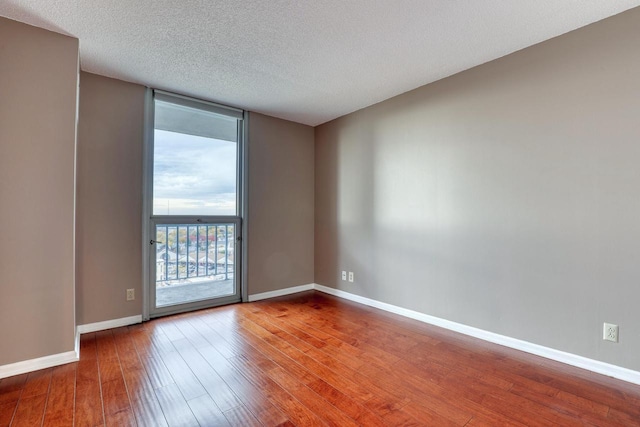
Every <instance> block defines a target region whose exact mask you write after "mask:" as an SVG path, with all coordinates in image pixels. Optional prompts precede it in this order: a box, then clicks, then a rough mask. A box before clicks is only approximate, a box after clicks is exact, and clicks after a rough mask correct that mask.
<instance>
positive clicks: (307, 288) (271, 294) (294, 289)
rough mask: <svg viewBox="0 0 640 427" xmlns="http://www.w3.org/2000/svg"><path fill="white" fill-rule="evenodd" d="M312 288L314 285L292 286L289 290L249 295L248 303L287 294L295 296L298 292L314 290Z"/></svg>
mask: <svg viewBox="0 0 640 427" xmlns="http://www.w3.org/2000/svg"><path fill="white" fill-rule="evenodd" d="M314 286H315V284H313V283H310V284H308V285H300V286H293V287H291V288H285V289H278V290H277V291H269V292H263V293H261V294H253V295H249V302H254V301H260V300H262V299H268V298H275V297H281V296H284V295H289V294H296V293H298V292H303V291H310V290H312V289H314Z"/></svg>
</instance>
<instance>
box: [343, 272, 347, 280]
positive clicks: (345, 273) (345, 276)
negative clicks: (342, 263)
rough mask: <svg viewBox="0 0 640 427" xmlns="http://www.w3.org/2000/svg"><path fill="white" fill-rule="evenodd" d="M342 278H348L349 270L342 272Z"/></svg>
mask: <svg viewBox="0 0 640 427" xmlns="http://www.w3.org/2000/svg"><path fill="white" fill-rule="evenodd" d="M342 280H347V272H346V271H343V272H342Z"/></svg>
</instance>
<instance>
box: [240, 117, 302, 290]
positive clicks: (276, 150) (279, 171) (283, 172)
mask: <svg viewBox="0 0 640 427" xmlns="http://www.w3.org/2000/svg"><path fill="white" fill-rule="evenodd" d="M313 157H314V134H313V128H312V127H310V126H306V125H301V124H298V123H293V122H289V121H286V120H281V119H276V118H273V117H269V116H264V115H262V114H257V113H251V115H250V117H249V218H248V219H249V236H248V245H249V246H248V266H247V267H248V274H247V276H248V277H247V279H248V293H249V295H253V294H258V293H261V292H267V291H273V290H277V289H282V288H287V287H291V286H297V285H305V284H309V283H313V269H314V266H313V263H314V257H313V233H314V224H313V216H314V207H313V203H314V196H313V187H314V186H313V181H314V174H313V168H314V162H313Z"/></svg>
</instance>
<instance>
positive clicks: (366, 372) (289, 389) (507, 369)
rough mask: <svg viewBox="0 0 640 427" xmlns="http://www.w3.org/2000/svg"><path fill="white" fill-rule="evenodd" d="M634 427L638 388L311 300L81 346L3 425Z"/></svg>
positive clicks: (194, 316)
mask: <svg viewBox="0 0 640 427" xmlns="http://www.w3.org/2000/svg"><path fill="white" fill-rule="evenodd" d="M74 424H75V425H76V426H101V425H106V426H111V425H113V426H127V425H136V424H137V425H141V426H165V425H170V426H191V425H194V426H196V425H202V426H217V425H234V426H260V425H266V426H294V425H295V426H326V425H334V426H356V425H364V426H382V425H388V426H410V425H428V426H522V425H526V426H578V425H580V426H582V425H591V426H618V425H619V426H640V387H639V386H634V385H631V384H628V383H625V382H622V381H617V380H614V379H611V378H607V377H604V376H600V375H597V374H593V373H590V372H587V371H583V370H580V369H577V368H573V367H569V366H566V365H563V364H560V363H557V362H553V361H549V360H546V359H543V358H539V357H536V356H532V355H528V354H525V353H521V352H518V351H515V350H511V349H507V348H504V347H500V346H497V345H493V344H489V343H486V342H483V341H480V340H476V339H473V338H470V337H466V336H462V335H458V334H455V333H453V332H449V331H445V330H442V329H439V328H436V327H432V326H429V325H425V324H423V323H420V322H416V321H413V320H410V319H405V318H401V317H399V316H395V315H392V314H389V313H385V312H382V311H378V310H375V309H372V308H369V307H365V306H360V305H358V304H354V303H350V302H348V301H343V300H339V299H336V298H334V297H331V296H327V295H325V294H321V293H317V292H313V291H311V292H305V293H300V294H296V295H293V296H289V297H282V298H278V299H273V300H268V301H262V302H256V303H250V304H237V305H232V306H226V307H220V308H216V309H209V310H203V311H198V312H194V313H189V314H183V315H177V316H172V317H166V318H162V319H157V320H154V321H151V322H147V323H144V324H142V325H135V326H131V327H125V328H118V329H113V330H109V331H103V332H98V333H92V334H86V335H83V336H82V340H81V360H80V361H79V362H78V363H72V364H68V365H64V366H59V367H55V368H52V369H45V370H42V371H37V372H32V373H29V374H24V375H18V376H15V377H11V378H6V379H3V380H2V381H0V426H8V425H11V426H22V425H45V426H49V425H56V426H57V425H59V426H71V425H74Z"/></svg>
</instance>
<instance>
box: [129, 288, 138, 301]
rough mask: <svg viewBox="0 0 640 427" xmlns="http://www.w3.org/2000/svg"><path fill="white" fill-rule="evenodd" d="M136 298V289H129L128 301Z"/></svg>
mask: <svg viewBox="0 0 640 427" xmlns="http://www.w3.org/2000/svg"><path fill="white" fill-rule="evenodd" d="M134 299H136V294H135V290H134V289H127V301H133V300H134Z"/></svg>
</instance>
